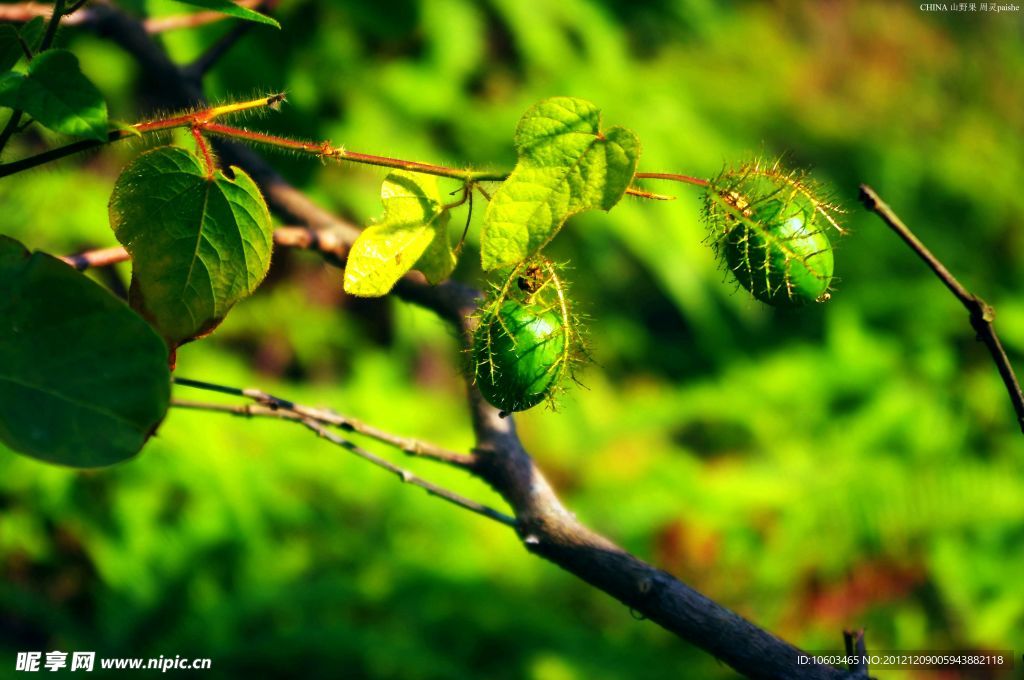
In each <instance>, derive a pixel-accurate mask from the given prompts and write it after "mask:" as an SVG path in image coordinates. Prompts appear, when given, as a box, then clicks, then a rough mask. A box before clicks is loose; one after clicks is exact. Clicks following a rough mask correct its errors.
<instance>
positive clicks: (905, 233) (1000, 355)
mask: <svg viewBox="0 0 1024 680" xmlns="http://www.w3.org/2000/svg"><path fill="white" fill-rule="evenodd" d="M860 200H861V201H862V202H863V203H864V206H865V207H866V208H867V209H868V210H870V211H872V212H873V213H875V214H876V215H878V216H879V217H880V218H882V221H883V222H885V223H886V224H887V225H889V228H890V229H892V230H893V231H894V232H896V234H897V236H899V237H900V238H901V239H903V241H904V242H905V243H906V244H907V245H908V246H910V249H911V250H913V251H914V252H915V253H917V255H918V257H920V258H921V259H922V260H924V262H925V264H927V265H928V267H930V268H931V270H932V271H933V272H935V275H936V276H937V277H939V280H940V281H942V283H944V284H945V286H946V288H948V289H949V292H951V293H952V294H953V296H954V297H956V299H957V300H959V301H960V304H962V305H963V306H964V307H965V308H966V309H967V313H968V315H969V318H970V322H971V328H973V329H974V332H975V333H977V336H978V340H980V341H981V342H983V343H985V346H986V347H988V351H989V352H990V353H991V354H992V361H994V362H995V364H996V368H997V369H999V375H1000V376H1001V377H1002V379H1003V384H1004V385H1006V391H1007V393H1008V394H1009V395H1010V401H1011V402H1013V409H1014V411H1016V413H1017V424H1018V425H1020V429H1021V432H1024V394H1022V393H1021V389H1020V383H1019V382H1018V381H1017V376H1016V375H1015V374H1014V372H1013V365H1012V364H1010V359H1009V358H1008V357H1007V356H1006V350H1004V349H1003V344H1002V343H1001V342H1000V341H999V336H998V335H996V329H995V326H994V325H993V321H994V320H995V318H996V310H995V309H993V308H992V306H991V305H989V304H988V303H987V302H985V301H984V300H982V299H981V298H980V297H978V296H977V295H975V294H974V293H972V292H970V291H969V290H967V289H966V288H965V287H964V286H963V285H962V284H961V283H960V282H959V281H957V280H956V277H955V276H953V275H952V274H951V273H950V272H949V270H948V269H946V267H945V265H943V264H942V262H941V261H940V260H939V258H937V257H935V255H933V254H932V252H931V251H930V250H928V248H927V247H926V246H925V245H924V243H922V242H921V240H920V239H918V238H917V237H916V236H914V232H912V231H910V228H909V227H908V226H907V225H905V224H904V223H903V220H901V219H900V218H899V217H898V216H897V215H896V213H894V212H893V211H892V208H890V207H889V206H888V205H887V204H886V203H885V202H884V201H883V200H882V199H881V198H879V197H878V194H876V193H875V192H874V190H873V189H872V188H871V187H869V186H868V185H866V184H861V185H860Z"/></svg>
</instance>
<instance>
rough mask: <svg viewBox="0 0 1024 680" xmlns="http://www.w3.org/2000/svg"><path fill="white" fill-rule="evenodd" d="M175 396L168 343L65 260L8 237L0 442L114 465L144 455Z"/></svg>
mask: <svg viewBox="0 0 1024 680" xmlns="http://www.w3.org/2000/svg"><path fill="white" fill-rule="evenodd" d="M169 398H170V373H169V371H168V368H167V346H166V345H165V344H164V342H163V341H162V340H161V339H160V337H159V336H158V335H157V334H156V333H155V332H154V331H153V329H152V328H150V326H149V324H147V323H146V322H145V321H144V320H143V319H141V318H140V317H139V316H138V315H137V314H136V313H135V312H133V311H132V310H131V309H129V308H128V306H127V305H125V304H124V303H123V302H121V301H120V300H118V299H117V298H115V297H114V296H113V295H111V294H110V293H109V292H107V291H106V290H104V289H103V288H102V287H101V286H100V285H99V284H97V283H95V282H94V281H92V280H90V279H89V278H87V277H86V276H85V275H83V274H81V273H79V272H77V271H75V270H74V269H72V268H71V267H69V266H68V265H66V264H65V263H63V262H61V261H60V260H58V259H56V258H54V257H51V256H49V255H46V254H43V253H33V254H31V255H30V254H29V253H28V251H27V250H25V248H24V246H22V245H21V244H20V243H18V242H17V241H15V240H13V239H10V238H7V237H6V236H0V440H2V441H3V442H4V444H6V445H7V446H9V447H10V448H11V449H13V450H15V451H17V452H19V453H23V454H25V455H28V456H32V457H34V458H39V459H41V460H45V461H50V462H54V463H61V464H63V465H71V466H74V467H95V466H100V465H110V464H112V463H117V462H119V461H122V460H125V459H126V458H130V457H131V456H133V455H135V454H136V453H137V452H138V451H139V449H141V448H142V445H143V444H145V442H146V440H147V439H148V438H149V436H150V434H152V432H153V430H154V429H155V428H156V426H157V425H158V424H159V423H160V421H161V420H162V419H163V417H164V414H165V413H166V411H167V406H168V399H169Z"/></svg>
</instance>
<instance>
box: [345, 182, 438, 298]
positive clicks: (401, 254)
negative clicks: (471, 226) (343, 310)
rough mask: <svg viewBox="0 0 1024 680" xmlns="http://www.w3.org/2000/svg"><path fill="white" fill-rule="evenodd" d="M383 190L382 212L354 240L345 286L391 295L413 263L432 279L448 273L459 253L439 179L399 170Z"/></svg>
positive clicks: (351, 290)
mask: <svg viewBox="0 0 1024 680" xmlns="http://www.w3.org/2000/svg"><path fill="white" fill-rule="evenodd" d="M380 196H381V202H383V204H384V216H383V217H382V218H381V219H380V222H378V223H377V224H375V225H373V226H370V227H367V228H366V229H364V230H363V233H362V234H360V235H359V238H357V239H356V242H355V243H354V244H352V250H351V251H350V252H349V254H348V261H347V263H346V265H345V292H346V293H349V294H350V295H358V296H360V297H379V296H381V295H387V293H388V291H390V290H391V288H392V287H393V286H394V285H395V283H397V282H398V280H399V279H400V278H402V276H403V275H405V273H406V272H407V271H409V270H410V269H413V268H416V269H419V270H420V271H421V272H423V274H424V275H425V276H426V277H427V280H428V281H430V282H431V283H438V282H440V281H443V280H444V279H446V278H448V275H449V274H451V273H452V270H453V269H455V253H454V252H452V245H451V241H450V240H449V239H448V230H447V226H448V211H447V210H445V209H444V207H443V205H444V204H443V203H442V201H441V195H440V193H439V192H438V188H437V179H436V178H434V177H431V176H429V175H420V174H416V173H412V172H405V171H403V170H395V171H394V172H392V173H390V174H389V175H388V176H387V177H386V178H385V179H384V184H383V185H382V186H381V190H380Z"/></svg>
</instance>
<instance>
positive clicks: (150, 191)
mask: <svg viewBox="0 0 1024 680" xmlns="http://www.w3.org/2000/svg"><path fill="white" fill-rule="evenodd" d="M231 170H232V172H233V174H234V179H229V178H227V177H226V176H225V175H224V173H223V172H221V171H220V170H216V171H214V172H213V173H212V176H207V173H206V171H205V170H204V168H203V165H202V164H201V163H200V161H199V159H198V158H196V156H195V155H194V154H192V153H191V152H190V151H187V150H186V149H181V148H178V147H173V146H165V147H160V148H158V149H153V150H152V151H148V152H146V153H144V154H142V155H141V156H139V157H138V158H136V159H135V160H134V161H133V162H132V163H131V164H129V165H128V167H126V168H125V169H124V171H123V172H122V173H121V176H120V177H119V178H118V179H117V183H116V184H115V186H114V192H113V194H112V195H111V197H110V226H111V227H112V228H113V229H114V234H115V235H116V236H117V240H118V241H120V242H121V244H122V245H123V246H124V247H125V248H126V249H127V250H128V252H129V254H131V257H132V285H131V297H130V299H131V304H132V306H133V307H135V308H136V309H138V310H139V311H141V312H142V315H143V316H145V317H146V318H147V319H149V320H150V321H151V322H152V323H153V325H154V326H156V329H157V330H158V331H159V332H160V335H162V336H163V337H164V339H165V340H167V343H168V344H169V345H170V346H171V347H177V346H178V345H180V344H182V343H183V342H186V341H188V340H191V339H192V338H195V337H199V336H202V335H205V334H207V333H209V332H211V331H212V330H213V329H214V328H216V327H217V325H218V324H219V323H220V322H221V320H222V319H223V318H224V317H225V316H226V315H227V313H228V311H229V310H230V309H231V307H232V306H233V305H234V304H235V303H236V302H238V301H239V300H241V299H242V298H244V297H246V296H248V295H249V294H251V293H252V292H253V291H254V290H256V287H257V286H258V285H259V284H260V282H261V281H262V280H263V277H264V276H266V274H267V269H268V268H269V267H270V252H271V249H272V247H273V227H272V225H271V222H270V212H269V211H268V210H267V204H266V203H265V202H264V201H263V196H262V195H261V194H260V190H259V188H258V187H257V186H256V183H255V182H253V181H252V179H251V178H250V177H249V176H248V175H247V174H245V173H244V172H243V171H242V170H240V169H239V168H232V169H231Z"/></svg>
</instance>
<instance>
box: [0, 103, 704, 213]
mask: <svg viewBox="0 0 1024 680" xmlns="http://www.w3.org/2000/svg"><path fill="white" fill-rule="evenodd" d="M282 101H284V95H283V94H273V95H270V96H267V97H260V98H259V99H253V100H250V101H245V102H238V103H233V104H225V105H222V106H214V107H211V108H208V109H202V110H200V111H191V112H187V113H182V114H179V115H175V116H170V117H168V118H160V119H157V120H152V121H147V122H144V123H136V124H135V125H132V126H131V127H132V130H112V131H111V132H110V133H109V134H108V135H107V139H106V140H104V141H98V140H88V141H82V142H74V143H72V144H68V145H67V146H63V147H59V148H56V149H50V150H49V151H44V152H43V153H40V154H37V155H35V156H30V157H28V158H23V159H21V160H18V161H14V162H11V163H4V164H2V165H0V177H7V176H9V175H13V174H15V173H18V172H22V171H24V170H28V169H30V168H34V167H37V166H39V165H42V164H44V163H48V162H51V161H55V160H57V159H59V158H63V157H65V156H70V155H72V154H75V153H78V152H80V151H84V150H86V149H91V148H95V147H98V146H102V145H103V144H108V143H111V142H117V141H121V140H123V139H127V138H129V137H132V136H134V135H135V134H136V133H138V134H147V133H151V132H159V131H165V130H172V129H175V128H183V127H187V128H191V129H192V130H193V134H196V132H195V131H199V132H201V133H204V134H211V135H218V136H221V137H228V138H231V139H240V140H243V141H247V142H251V143H255V144H264V145H267V146H273V147H277V148H280V149H287V150H289V151H297V152H299V153H307V154H310V155H313V156H316V157H318V158H330V159H334V160H340V161H348V162H350V163H360V164H363V165H375V166H378V167H382V168H393V169H396V170H406V171H408V172H416V173H421V174H425V175H434V176H436V177H446V178H449V179H456V180H460V181H462V182H463V184H464V185H475V184H476V183H477V182H503V181H505V180H506V179H508V177H509V173H506V172H492V171H488V170H473V169H471V168H469V169H464V170H462V169H458V168H449V167H447V166H444V165H435V164H433V163H422V162H420V161H408V160H404V159H401V158H391V157H389V156H376V155H373V154H367V153H360V152H358V151H349V150H348V149H345V148H344V147H341V146H337V147H336V146H333V145H332V144H331V143H330V142H328V141H324V142H309V141H303V140H298V139H291V138H288V137H282V136H279V135H272V134H268V133H265V132H255V131H253V130H246V129H244V128H239V127H234V126H230V125H224V124H222V123H217V122H215V121H216V120H217V119H218V118H222V117H224V116H229V115H233V114H237V113H242V112H246V111H250V110H253V109H260V108H275V107H276V106H278V105H279V104H280V103H281V102H282ZM197 144H200V148H202V145H201V143H200V142H199V141H198V139H197ZM635 176H636V178H637V179H644V178H654V179H676V180H677V181H685V182H688V183H690V184H706V182H704V181H703V180H698V179H695V178H692V177H687V176H686V175H672V174H665V173H637V174H636V175H635ZM480 191H481V193H483V194H484V196H487V197H488V198H489V195H488V194H487V193H486V192H484V191H483V189H482V188H481V189H480ZM626 193H627V194H629V195H631V196H637V197H639V198H647V199H652V200H658V201H669V200H673V199H674V197H673V196H666V195H663V194H656V193H654V192H650V191H645V190H643V189H640V188H637V187H632V186H631V187H628V188H627V189H626ZM457 205H461V202H460V203H459V204H457Z"/></svg>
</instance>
